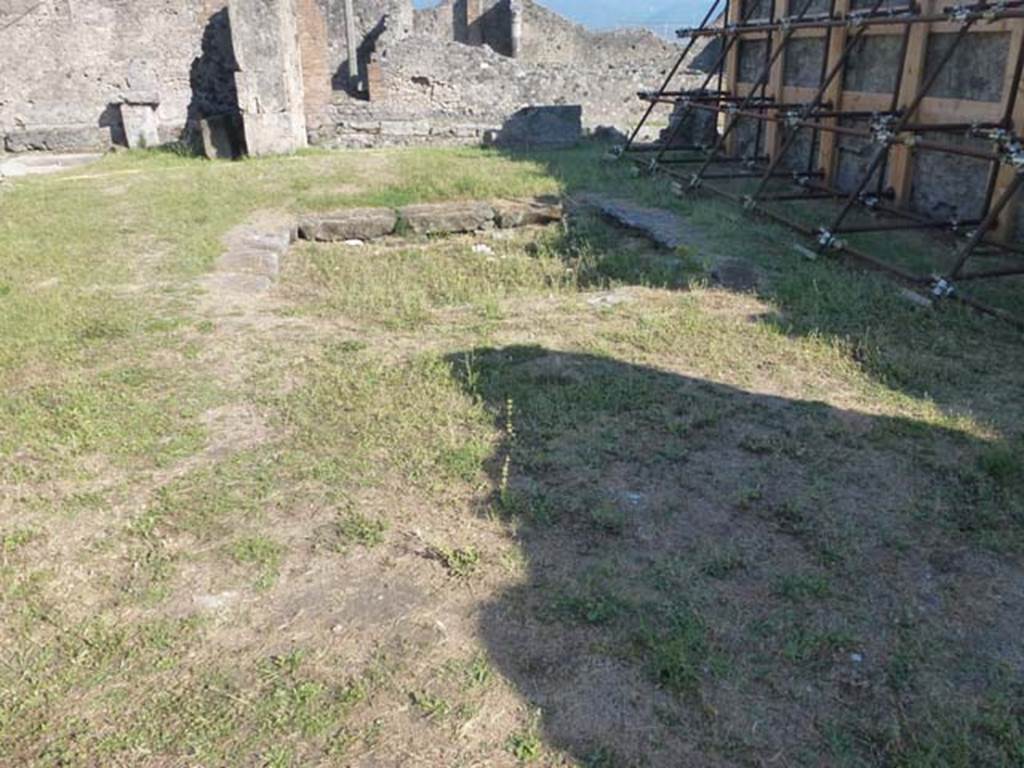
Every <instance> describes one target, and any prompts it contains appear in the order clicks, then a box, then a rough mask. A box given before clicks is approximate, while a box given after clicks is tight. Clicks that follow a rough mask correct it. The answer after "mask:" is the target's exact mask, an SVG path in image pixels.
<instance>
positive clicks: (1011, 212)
mask: <svg viewBox="0 0 1024 768" xmlns="http://www.w3.org/2000/svg"><path fill="white" fill-rule="evenodd" d="M1022 49H1024V25H1020V24H1018V25H1017V28H1016V29H1014V30H1013V32H1012V36H1011V37H1010V55H1009V56H1008V57H1007V59H1008V60H1007V62H1006V72H1005V73H1004V75H1003V103H1002V110H1001V112H1003V113H1005V112H1006V109H1007V107H1008V106H1009V103H1010V101H1011V100H1013V97H1014V93H1013V90H1012V88H1013V87H1014V82H1013V78H1014V71H1015V68H1016V64H1017V59H1018V58H1019V57H1020V55H1021V51H1022ZM1016 85H1017V94H1016V102H1015V104H1014V108H1013V112H1012V119H1013V130H1014V132H1019V131H1021V130H1022V129H1024V93H1021V91H1020V84H1019V83H1017V84H1016ZM1016 175H1017V172H1016V170H1015V169H1013V168H1011V167H1010V166H1007V165H1004V166H1002V167H1001V168H1000V169H999V175H998V176H997V177H996V186H995V196H994V197H993V200H998V199H999V198H1000V197H1001V196H1002V195H1003V194H1004V193H1005V192H1006V189H1007V187H1009V186H1010V184H1011V182H1012V181H1013V178H1014V176H1016ZM1020 206H1021V196H1020V194H1019V193H1018V195H1017V199H1016V200H1014V202H1012V203H1010V205H1009V206H1008V207H1007V208H1006V209H1005V210H1004V211H1003V215H1002V216H1000V217H999V225H998V227H997V229H996V231H995V237H996V239H997V240H1012V239H1013V238H1014V236H1015V235H1016V234H1018V233H1017V231H1016V224H1017V211H1018V209H1019V208H1020Z"/></svg>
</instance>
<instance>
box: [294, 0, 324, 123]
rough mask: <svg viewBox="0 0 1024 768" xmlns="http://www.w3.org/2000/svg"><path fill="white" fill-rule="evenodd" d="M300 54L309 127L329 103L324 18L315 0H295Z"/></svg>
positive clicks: (316, 120) (318, 120)
mask: <svg viewBox="0 0 1024 768" xmlns="http://www.w3.org/2000/svg"><path fill="white" fill-rule="evenodd" d="M295 12H296V15H297V16H298V19H297V21H298V29H299V54H300V56H301V57H302V82H303V87H304V90H305V94H306V122H307V123H308V125H309V127H310V128H315V127H316V126H318V125H320V123H321V115H322V114H323V111H324V109H325V108H326V107H327V105H328V104H330V103H331V69H330V65H329V64H328V60H327V20H326V19H325V18H324V15H323V13H322V12H321V10H320V6H319V5H317V2H316V0H296V2H295Z"/></svg>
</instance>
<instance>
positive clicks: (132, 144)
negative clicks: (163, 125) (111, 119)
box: [121, 104, 160, 149]
mask: <svg viewBox="0 0 1024 768" xmlns="http://www.w3.org/2000/svg"><path fill="white" fill-rule="evenodd" d="M121 123H122V125H124V136H125V140H126V141H127V142H128V148H129V149H145V148H146V147H158V146H160V124H159V121H158V120H157V117H156V107H154V106H153V105H152V104H122V105H121Z"/></svg>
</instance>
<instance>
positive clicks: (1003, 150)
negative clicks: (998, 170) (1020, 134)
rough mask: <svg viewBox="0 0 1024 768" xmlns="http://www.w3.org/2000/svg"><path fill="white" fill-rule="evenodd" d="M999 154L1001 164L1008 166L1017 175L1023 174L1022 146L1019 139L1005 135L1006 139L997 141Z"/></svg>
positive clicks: (1023, 157) (1023, 155)
mask: <svg viewBox="0 0 1024 768" xmlns="http://www.w3.org/2000/svg"><path fill="white" fill-rule="evenodd" d="M999 152H1000V159H1001V160H1002V162H1003V164H1005V165H1008V166H1010V167H1011V168H1013V170H1014V171H1015V172H1017V173H1020V174H1024V145H1022V144H1021V141H1020V139H1019V138H1017V137H1016V136H1014V135H1013V134H1010V133H1007V135H1006V137H1005V138H1003V139H1001V140H1000V141H999Z"/></svg>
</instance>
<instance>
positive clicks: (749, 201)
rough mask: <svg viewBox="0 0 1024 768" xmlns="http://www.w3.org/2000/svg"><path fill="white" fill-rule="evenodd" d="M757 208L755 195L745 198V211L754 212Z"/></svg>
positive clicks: (745, 196)
mask: <svg viewBox="0 0 1024 768" xmlns="http://www.w3.org/2000/svg"><path fill="white" fill-rule="evenodd" d="M755 208H757V200H755V199H754V196H753V195H744V196H743V210H745V211H752V210H754V209H755Z"/></svg>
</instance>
